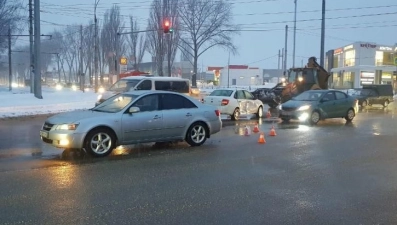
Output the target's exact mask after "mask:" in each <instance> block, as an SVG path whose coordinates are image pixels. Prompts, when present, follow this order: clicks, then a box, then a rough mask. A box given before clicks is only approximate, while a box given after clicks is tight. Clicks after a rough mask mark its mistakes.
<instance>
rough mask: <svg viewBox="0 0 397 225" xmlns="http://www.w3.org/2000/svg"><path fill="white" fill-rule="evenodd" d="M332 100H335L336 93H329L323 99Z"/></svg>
mask: <svg viewBox="0 0 397 225" xmlns="http://www.w3.org/2000/svg"><path fill="white" fill-rule="evenodd" d="M332 100H335V95H334V92H333V91H331V92H328V93H327V94H325V95H324V97H323V101H332Z"/></svg>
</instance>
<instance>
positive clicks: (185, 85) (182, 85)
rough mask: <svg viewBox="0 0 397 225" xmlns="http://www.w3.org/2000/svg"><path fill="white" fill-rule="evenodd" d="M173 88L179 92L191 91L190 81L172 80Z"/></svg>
mask: <svg viewBox="0 0 397 225" xmlns="http://www.w3.org/2000/svg"><path fill="white" fill-rule="evenodd" d="M171 90H172V91H175V92H178V93H189V81H172V82H171Z"/></svg>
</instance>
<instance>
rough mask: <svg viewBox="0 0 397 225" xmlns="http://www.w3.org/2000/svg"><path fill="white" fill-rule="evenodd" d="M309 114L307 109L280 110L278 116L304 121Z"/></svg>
mask: <svg viewBox="0 0 397 225" xmlns="http://www.w3.org/2000/svg"><path fill="white" fill-rule="evenodd" d="M309 116H310V112H309V111H284V110H280V113H279V118H281V119H295V120H300V121H306V120H307V119H308V118H309Z"/></svg>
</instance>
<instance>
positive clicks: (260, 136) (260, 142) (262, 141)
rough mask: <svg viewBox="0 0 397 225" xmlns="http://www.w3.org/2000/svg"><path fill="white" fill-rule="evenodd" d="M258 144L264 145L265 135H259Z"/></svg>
mask: <svg viewBox="0 0 397 225" xmlns="http://www.w3.org/2000/svg"><path fill="white" fill-rule="evenodd" d="M258 143H259V144H265V143H266V140H265V133H263V132H261V134H260V135H259V139H258Z"/></svg>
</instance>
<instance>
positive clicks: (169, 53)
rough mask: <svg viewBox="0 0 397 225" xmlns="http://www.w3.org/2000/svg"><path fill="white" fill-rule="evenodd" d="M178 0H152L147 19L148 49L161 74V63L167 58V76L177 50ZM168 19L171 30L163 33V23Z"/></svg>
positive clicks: (161, 74) (160, 74)
mask: <svg viewBox="0 0 397 225" xmlns="http://www.w3.org/2000/svg"><path fill="white" fill-rule="evenodd" d="M178 2H179V1H178V0H162V1H160V0H153V3H152V6H151V9H150V16H149V20H148V30H150V32H149V33H148V34H147V40H148V51H149V53H150V54H151V55H152V58H154V60H155V64H156V71H157V74H158V75H159V76H163V75H164V72H163V63H164V61H165V60H167V67H168V68H167V72H168V76H171V69H172V64H173V63H174V60H175V55H176V52H177V50H178V42H179V37H180V35H179V27H178V26H179V18H178ZM166 20H168V21H169V22H170V25H171V27H172V28H173V31H172V32H170V33H169V34H164V31H163V23H164V22H165V21H166Z"/></svg>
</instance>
